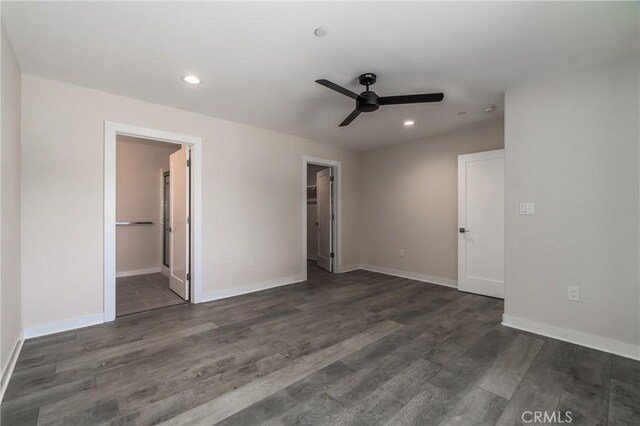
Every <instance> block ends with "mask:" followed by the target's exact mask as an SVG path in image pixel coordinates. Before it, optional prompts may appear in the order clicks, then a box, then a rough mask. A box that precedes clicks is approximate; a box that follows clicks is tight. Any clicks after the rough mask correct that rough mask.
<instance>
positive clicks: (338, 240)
mask: <svg viewBox="0 0 640 426" xmlns="http://www.w3.org/2000/svg"><path fill="white" fill-rule="evenodd" d="M308 164H315V165H318V166H327V167H333V171H334V172H335V173H334V176H335V183H336V184H335V186H334V194H333V201H334V206H333V208H334V209H335V213H334V214H335V215H336V220H335V221H334V223H335V229H334V234H333V235H334V236H335V246H334V250H335V253H336V255H335V257H334V259H333V271H334V272H336V273H340V272H343V271H342V163H341V162H340V161H335V160H326V159H324V158H318V157H311V156H308V155H303V156H302V275H303V279H302V281H306V280H307V165H308Z"/></svg>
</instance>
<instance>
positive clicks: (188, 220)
mask: <svg viewBox="0 0 640 426" xmlns="http://www.w3.org/2000/svg"><path fill="white" fill-rule="evenodd" d="M187 225H191V216H187Z"/></svg>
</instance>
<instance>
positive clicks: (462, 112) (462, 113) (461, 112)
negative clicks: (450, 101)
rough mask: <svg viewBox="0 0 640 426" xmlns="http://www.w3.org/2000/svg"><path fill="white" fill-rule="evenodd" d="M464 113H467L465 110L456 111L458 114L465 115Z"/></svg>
mask: <svg viewBox="0 0 640 426" xmlns="http://www.w3.org/2000/svg"><path fill="white" fill-rule="evenodd" d="M466 113H467V111H460V112H459V113H458V115H465V114H466Z"/></svg>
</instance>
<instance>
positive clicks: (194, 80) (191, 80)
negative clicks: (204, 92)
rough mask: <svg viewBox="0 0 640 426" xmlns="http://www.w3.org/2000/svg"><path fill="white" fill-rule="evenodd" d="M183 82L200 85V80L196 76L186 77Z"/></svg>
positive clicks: (183, 77)
mask: <svg viewBox="0 0 640 426" xmlns="http://www.w3.org/2000/svg"><path fill="white" fill-rule="evenodd" d="M182 81H184V82H185V83H189V84H200V79H199V78H198V77H196V76H195V75H184V76H182Z"/></svg>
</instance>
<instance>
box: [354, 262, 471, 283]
mask: <svg viewBox="0 0 640 426" xmlns="http://www.w3.org/2000/svg"><path fill="white" fill-rule="evenodd" d="M360 269H364V270H365V271H371V272H378V273H380V274H387V275H394V276H396V277H401V278H409V279H412V280H416V281H423V282H426V283H429V284H438V285H442V286H445V287H452V288H458V282H457V281H456V280H452V279H450V278H442V277H434V276H433V275H424V274H418V273H415V272H407V271H401V270H399V269H391V268H385V267H383V266H373V265H360Z"/></svg>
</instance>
